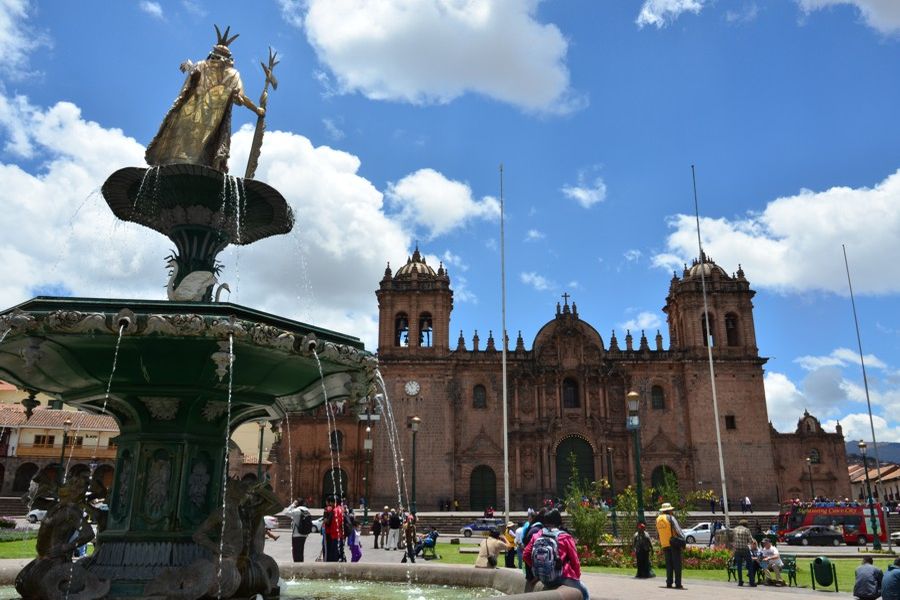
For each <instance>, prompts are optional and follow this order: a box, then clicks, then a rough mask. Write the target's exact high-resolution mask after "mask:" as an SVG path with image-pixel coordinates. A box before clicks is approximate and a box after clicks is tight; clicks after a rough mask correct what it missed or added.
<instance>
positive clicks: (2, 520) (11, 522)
mask: <svg viewBox="0 0 900 600" xmlns="http://www.w3.org/2000/svg"><path fill="white" fill-rule="evenodd" d="M15 528H16V520H15V519H13V518H12V517H0V529H15Z"/></svg>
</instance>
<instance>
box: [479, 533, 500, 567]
mask: <svg viewBox="0 0 900 600" xmlns="http://www.w3.org/2000/svg"><path fill="white" fill-rule="evenodd" d="M481 543H482V544H484V553H485V554H486V555H487V561H488V566H489V567H491V568H492V569H493V568H495V567H496V566H497V557H496V556H491V550H490V547H489V546H488V543H487V540H484V541H483V542H481Z"/></svg>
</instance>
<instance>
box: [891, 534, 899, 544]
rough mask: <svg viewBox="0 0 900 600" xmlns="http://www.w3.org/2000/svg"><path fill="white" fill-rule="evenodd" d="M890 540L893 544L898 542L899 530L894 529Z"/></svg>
mask: <svg viewBox="0 0 900 600" xmlns="http://www.w3.org/2000/svg"><path fill="white" fill-rule="evenodd" d="M891 541H892V542H894V543H895V544H900V531H895V532H894V533H892V534H891Z"/></svg>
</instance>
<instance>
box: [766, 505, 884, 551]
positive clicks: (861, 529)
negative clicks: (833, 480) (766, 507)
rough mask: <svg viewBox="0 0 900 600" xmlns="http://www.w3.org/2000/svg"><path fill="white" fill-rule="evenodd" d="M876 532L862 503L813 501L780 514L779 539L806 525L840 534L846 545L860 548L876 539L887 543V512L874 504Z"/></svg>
mask: <svg viewBox="0 0 900 600" xmlns="http://www.w3.org/2000/svg"><path fill="white" fill-rule="evenodd" d="M874 507H875V531H872V530H871V529H872V516H871V512H870V510H869V506H868V505H866V504H863V503H861V502H849V503H844V502H813V503H803V504H786V505H783V506H782V507H781V510H780V511H779V513H778V538H779V539H781V540H783V539H784V537H785V536H786V535H787V534H789V533H790V532H792V531H793V530H795V529H797V528H798V527H805V526H807V525H821V526H823V527H830V528H832V529H834V530H836V531H839V532H841V533H842V534H843V536H844V543H846V544H859V545H860V546H862V545H865V544H867V543H871V542H874V541H875V536H876V535H877V536H878V539H879V540H881V541H882V542H887V535H886V534H885V522H884V511H883V510H882V508H881V504H879V503H875V504H874Z"/></svg>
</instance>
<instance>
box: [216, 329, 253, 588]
mask: <svg viewBox="0 0 900 600" xmlns="http://www.w3.org/2000/svg"><path fill="white" fill-rule="evenodd" d="M233 386H234V334H233V333H229V334H228V405H227V408H226V412H225V457H224V459H223V460H222V530H221V531H220V532H219V570H218V573H217V577H218V580H219V591H218V593H217V594H216V598H218V599H221V598H222V557H223V554H224V552H225V523H226V520H227V518H228V515H227V511H226V506H225V503H226V500H227V497H228V442H229V439H230V438H231V434H230V426H231V390H232V387H233ZM260 460H262V459H261V458H260Z"/></svg>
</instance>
